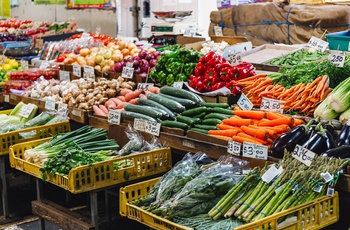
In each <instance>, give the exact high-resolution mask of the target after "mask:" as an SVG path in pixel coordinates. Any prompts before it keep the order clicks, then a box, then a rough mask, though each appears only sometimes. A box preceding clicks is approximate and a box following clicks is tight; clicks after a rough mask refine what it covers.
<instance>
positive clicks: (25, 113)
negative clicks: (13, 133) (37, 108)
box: [18, 104, 34, 118]
mask: <svg viewBox="0 0 350 230" xmlns="http://www.w3.org/2000/svg"><path fill="white" fill-rule="evenodd" d="M33 109H34V105H33V104H26V105H24V106H23V107H22V108H21V110H20V111H19V113H18V115H20V116H21V117H24V118H28V117H29V115H30V114H31V113H32V111H33Z"/></svg>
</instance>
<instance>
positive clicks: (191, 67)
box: [182, 62, 197, 76]
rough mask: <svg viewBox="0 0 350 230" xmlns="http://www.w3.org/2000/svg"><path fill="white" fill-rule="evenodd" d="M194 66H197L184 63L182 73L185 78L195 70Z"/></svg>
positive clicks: (192, 63) (191, 63)
mask: <svg viewBox="0 0 350 230" xmlns="http://www.w3.org/2000/svg"><path fill="white" fill-rule="evenodd" d="M196 65H197V64H196V63H194V62H190V63H186V64H185V65H184V67H183V71H182V72H185V74H186V75H187V76H190V75H191V74H192V73H193V70H194V69H195V68H196Z"/></svg>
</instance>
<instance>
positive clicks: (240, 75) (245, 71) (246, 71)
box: [236, 62, 255, 80]
mask: <svg viewBox="0 0 350 230" xmlns="http://www.w3.org/2000/svg"><path fill="white" fill-rule="evenodd" d="M236 69H237V79H238V80H239V79H244V78H247V77H250V76H254V75H255V70H254V66H253V65H252V64H250V63H247V62H242V63H240V64H238V65H237V66H236Z"/></svg>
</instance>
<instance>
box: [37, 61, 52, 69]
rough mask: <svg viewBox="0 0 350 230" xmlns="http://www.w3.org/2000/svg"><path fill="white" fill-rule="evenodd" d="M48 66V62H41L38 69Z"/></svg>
mask: <svg viewBox="0 0 350 230" xmlns="http://www.w3.org/2000/svg"><path fill="white" fill-rule="evenodd" d="M49 66H50V63H49V62H48V61H43V62H41V64H40V67H39V68H40V69H46V68H47V67H49Z"/></svg>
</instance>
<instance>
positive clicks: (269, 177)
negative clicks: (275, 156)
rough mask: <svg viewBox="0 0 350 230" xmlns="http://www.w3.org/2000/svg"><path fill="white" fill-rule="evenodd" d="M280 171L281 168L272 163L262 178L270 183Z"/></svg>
mask: <svg viewBox="0 0 350 230" xmlns="http://www.w3.org/2000/svg"><path fill="white" fill-rule="evenodd" d="M280 173H281V171H280V170H278V169H277V168H276V167H275V166H274V165H271V166H270V168H269V169H268V170H266V172H265V173H264V174H263V175H262V177H261V179H262V180H263V181H264V182H266V183H270V182H271V181H272V180H273V179H275V177H277V176H278V175H279V174H280Z"/></svg>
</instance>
